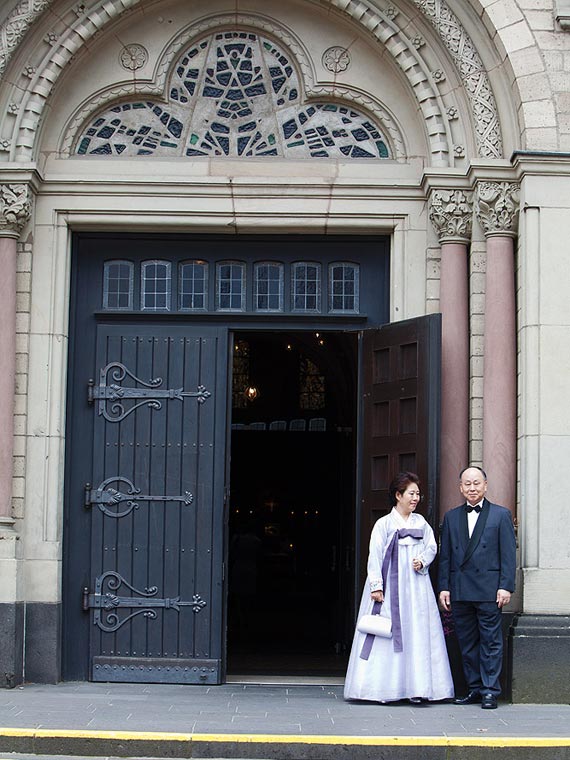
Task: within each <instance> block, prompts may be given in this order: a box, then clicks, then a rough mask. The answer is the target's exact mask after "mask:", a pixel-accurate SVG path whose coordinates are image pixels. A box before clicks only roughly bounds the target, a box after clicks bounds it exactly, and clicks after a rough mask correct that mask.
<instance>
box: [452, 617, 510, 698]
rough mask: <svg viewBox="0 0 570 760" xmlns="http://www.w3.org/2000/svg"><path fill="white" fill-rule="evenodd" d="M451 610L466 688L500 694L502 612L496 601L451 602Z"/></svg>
mask: <svg viewBox="0 0 570 760" xmlns="http://www.w3.org/2000/svg"><path fill="white" fill-rule="evenodd" d="M451 612H452V614H453V620H454V622H455V631H456V633H457V640H458V641H459V648H460V649H461V657H462V660H463V671H464V673H465V679H466V681H467V686H468V687H469V691H480V692H490V693H491V694H494V695H495V696H498V695H499V694H500V693H501V686H500V683H499V676H500V675H501V667H502V664H503V629H502V625H501V611H500V609H499V608H498V607H497V603H496V602H452V604H451Z"/></svg>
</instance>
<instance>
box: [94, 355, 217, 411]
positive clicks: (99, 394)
mask: <svg viewBox="0 0 570 760" xmlns="http://www.w3.org/2000/svg"><path fill="white" fill-rule="evenodd" d="M125 377H130V378H131V380H134V382H135V383H138V384H139V385H142V386H143V387H142V388H132V387H123V386H122V385H119V383H121V382H122V381H123V380H124V379H125ZM109 380H111V381H112V382H109ZM161 385H162V378H161V377H156V378H154V380H149V381H148V382H145V381H144V380H141V379H140V378H138V377H136V375H133V373H132V372H131V371H130V370H128V369H127V367H125V365H124V364H121V363H120V362H111V363H110V364H107V366H106V367H103V369H101V370H100V372H99V385H95V381H94V380H89V382H88V383H87V401H88V403H90V404H92V403H93V402H95V401H98V402H99V404H98V408H97V413H98V414H99V415H101V416H103V417H104V418H105V419H106V420H108V421H109V422H121V420H124V419H125V417H127V416H128V415H129V414H131V413H132V412H134V411H135V409H138V408H139V407H141V406H148V407H149V408H150V409H162V402H161V400H160V399H166V400H171V399H177V400H178V401H183V400H184V398H186V397H193V398H195V399H196V400H197V401H198V403H199V404H203V403H204V401H206V399H208V398H210V396H211V395H212V394H211V393H210V391H208V390H206V388H205V386H203V385H199V386H198V389H197V390H195V391H185V390H184V389H183V388H163V389H161V388H160V387H159V386H161ZM125 399H132V400H135V401H136V400H137V399H141V400H139V401H138V403H135V404H133V405H132V406H131V407H129V408H126V407H125V405H124V403H123V401H124V400H125Z"/></svg>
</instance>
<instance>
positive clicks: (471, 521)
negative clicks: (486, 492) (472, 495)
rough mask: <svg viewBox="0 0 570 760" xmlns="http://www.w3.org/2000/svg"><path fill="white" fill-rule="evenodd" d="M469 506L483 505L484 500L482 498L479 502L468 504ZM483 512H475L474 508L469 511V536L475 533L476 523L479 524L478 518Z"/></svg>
mask: <svg viewBox="0 0 570 760" xmlns="http://www.w3.org/2000/svg"><path fill="white" fill-rule="evenodd" d="M468 506H469V507H470V506H474V507H481V508H482V507H483V500H481V501H480V502H479V503H478V504H473V505H471V504H468ZM480 514H481V512H475V510H474V509H473V510H472V511H471V512H467V529H468V531H469V538H471V536H472V535H473V531H474V530H475V525H476V524H477V520H478V519H479V515H480Z"/></svg>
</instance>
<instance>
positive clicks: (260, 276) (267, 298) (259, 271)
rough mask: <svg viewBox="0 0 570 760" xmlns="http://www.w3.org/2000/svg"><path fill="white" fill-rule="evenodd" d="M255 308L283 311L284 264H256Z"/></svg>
mask: <svg viewBox="0 0 570 760" xmlns="http://www.w3.org/2000/svg"><path fill="white" fill-rule="evenodd" d="M254 308H255V310H256V311H283V264H276V263H273V262H260V263H258V264H256V265H255V293H254Z"/></svg>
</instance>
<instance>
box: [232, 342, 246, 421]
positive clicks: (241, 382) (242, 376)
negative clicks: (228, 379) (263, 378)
mask: <svg viewBox="0 0 570 760" xmlns="http://www.w3.org/2000/svg"><path fill="white" fill-rule="evenodd" d="M249 353H250V352H249V343H248V342H247V341H245V340H236V342H235V344H234V356H233V368H232V406H233V408H234V409H245V407H246V406H247V398H246V395H245V391H246V388H247V387H248V385H249Z"/></svg>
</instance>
